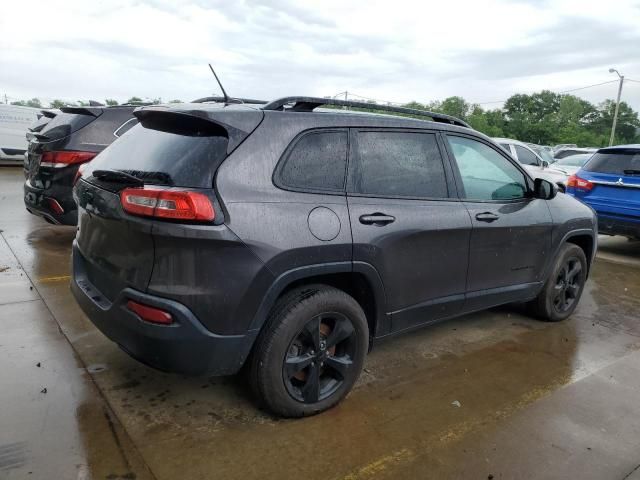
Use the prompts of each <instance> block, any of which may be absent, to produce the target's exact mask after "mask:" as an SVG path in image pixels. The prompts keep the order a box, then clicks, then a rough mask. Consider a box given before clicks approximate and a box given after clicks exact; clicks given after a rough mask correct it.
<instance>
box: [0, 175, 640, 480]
mask: <svg viewBox="0 0 640 480" xmlns="http://www.w3.org/2000/svg"><path fill="white" fill-rule="evenodd" d="M21 192H22V171H21V169H18V168H2V169H0V230H1V232H0V327H1V328H2V330H0V332H1V333H0V479H4V478H7V479H24V478H29V479H109V480H117V479H162V480H164V479H236V478H238V479H249V478H278V479H289V478H292V479H293V478H295V479H301V478H303V479H316V478H322V479H351V480H357V479H373V478H376V479H377V478H381V479H387V478H389V479H391V478H477V479H488V478H494V479H511V478H545V479H547V478H581V479H590V478H594V479H620V480H622V479H625V478H627V479H634V478H635V479H640V468H638V467H639V465H640V315H639V312H640V310H639V307H640V296H639V292H640V242H630V241H627V240H626V239H622V238H617V237H616V238H608V237H602V240H601V246H600V253H599V256H598V259H597V263H596V265H595V267H594V270H593V274H592V276H591V278H590V280H589V282H588V284H587V287H586V289H585V293H584V295H583V298H582V300H581V303H580V305H579V307H578V310H577V312H576V313H575V314H574V315H573V316H572V318H570V319H569V320H568V321H565V322H562V323H559V324H547V323H542V322H539V321H536V320H534V319H531V318H529V317H527V316H526V315H524V314H523V313H522V312H520V311H519V310H518V309H517V308H500V309H494V310H491V311H487V312H483V313H479V314H474V315H469V316H466V317H463V318H461V319H458V320H453V321H448V322H444V323H441V324H438V325H436V326H431V327H427V328H425V329H422V330H420V331H418V332H414V333H412V334H408V335H406V336H403V337H399V338H396V339H394V340H391V341H388V342H386V343H384V344H382V345H381V346H380V347H378V348H377V349H376V350H374V351H373V352H372V353H371V355H369V357H368V359H367V362H366V365H365V372H364V373H363V375H362V377H361V378H360V381H359V383H358V385H357V387H356V389H355V390H354V391H353V392H352V393H351V394H350V395H349V397H348V398H347V399H346V401H344V402H343V403H342V404H341V405H339V406H338V407H337V408H335V409H333V410H331V411H329V412H327V413H325V414H322V415H319V416H316V417H312V418H308V419H303V420H279V419H276V418H273V417H271V416H269V415H268V414H266V413H264V412H262V411H260V410H258V409H256V407H255V406H254V405H253V403H252V402H251V400H250V399H249V397H248V393H247V391H246V390H245V388H244V386H243V383H242V380H241V379H239V378H213V379H207V378H186V377H182V376H178V375H168V374H163V373H160V372H157V371H154V370H152V369H149V368H147V367H145V366H143V365H141V364H139V363H137V362H136V361H134V360H132V359H130V358H129V357H128V356H127V355H126V354H125V353H123V352H122V351H121V350H120V349H119V348H118V347H117V346H115V345H114V344H112V343H111V342H109V341H108V340H107V339H106V338H104V337H103V336H102V335H101V334H100V333H99V332H98V331H97V330H96V329H95V328H94V327H93V326H92V325H91V323H90V322H89V321H88V320H87V319H86V318H85V316H84V315H83V314H82V312H81V311H80V309H79V308H78V307H77V306H76V304H75V302H74V301H73V299H72V296H71V293H70V291H69V286H68V284H69V251H70V244H71V241H72V239H73V236H74V233H75V229H74V228H69V227H59V226H51V225H48V224H47V223H46V222H45V221H44V220H42V219H39V218H37V217H34V216H32V215H30V214H29V213H28V212H26V211H25V210H24V207H23V204H22V193H21Z"/></svg>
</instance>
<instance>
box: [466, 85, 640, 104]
mask: <svg viewBox="0 0 640 480" xmlns="http://www.w3.org/2000/svg"><path fill="white" fill-rule="evenodd" d="M632 81H634V82H635V81H637V80H632ZM609 83H618V80H609V81H607V82H602V83H594V84H593V85H587V86H585V87H578V88H572V89H570V90H564V91H562V92H555V93H557V94H558V95H564V94H565V93H571V92H577V91H579V90H585V89H587V88H592V87H599V86H600V85H607V84H609ZM504 102H506V100H494V101H491V102H479V103H476V105H489V104H491V103H504Z"/></svg>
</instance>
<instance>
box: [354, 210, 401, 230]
mask: <svg viewBox="0 0 640 480" xmlns="http://www.w3.org/2000/svg"><path fill="white" fill-rule="evenodd" d="M395 220H396V217H393V216H391V215H385V214H384V213H378V212H376V213H372V214H369V215H361V216H360V223H362V224H363V225H376V226H378V227H382V226H384V225H387V224H389V223H393V222H394V221H395Z"/></svg>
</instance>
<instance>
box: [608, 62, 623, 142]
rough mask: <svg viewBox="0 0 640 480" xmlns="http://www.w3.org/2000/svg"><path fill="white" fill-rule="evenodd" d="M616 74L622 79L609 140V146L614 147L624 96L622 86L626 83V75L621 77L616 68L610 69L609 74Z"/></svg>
mask: <svg viewBox="0 0 640 480" xmlns="http://www.w3.org/2000/svg"><path fill="white" fill-rule="evenodd" d="M613 72H616V73H617V74H618V77H620V83H619V84H618V98H617V100H616V109H615V112H614V114H613V125H612V126H611V137H610V138H609V146H611V145H613V139H614V137H615V136H616V124H617V123H618V110H620V97H621V96H622V84H623V83H624V75H620V72H619V71H618V70H616V69H615V68H610V69H609V73H613Z"/></svg>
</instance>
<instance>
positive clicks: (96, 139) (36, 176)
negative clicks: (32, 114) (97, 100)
mask: <svg viewBox="0 0 640 480" xmlns="http://www.w3.org/2000/svg"><path fill="white" fill-rule="evenodd" d="M136 108H137V106H136V105H124V106H117V107H105V106H89V107H64V108H62V109H61V110H62V111H61V112H60V113H57V114H55V113H47V114H45V117H44V118H43V119H41V120H40V121H39V122H38V123H37V124H36V125H34V126H33V127H32V128H31V129H30V132H29V133H28V134H27V138H28V140H29V146H28V150H27V154H26V156H25V161H24V173H25V177H26V181H25V184H24V204H25V207H26V208H27V210H28V211H29V212H30V213H33V214H34V215H38V216H41V217H43V218H44V219H45V220H47V221H48V222H49V223H56V224H63V225H75V224H76V222H77V218H78V210H77V207H76V204H75V202H74V201H73V195H72V188H73V184H74V183H75V181H76V180H77V178H78V175H79V173H78V171H79V169H80V166H81V165H82V164H84V163H86V162H88V161H90V160H91V159H93V158H94V157H95V156H96V155H97V154H98V153H100V152H101V151H102V150H104V149H105V147H106V146H107V145H109V144H110V143H112V142H113V141H114V140H116V139H117V138H118V137H119V136H120V135H122V134H123V133H124V132H125V131H127V130H128V129H129V128H131V127H132V126H133V125H135V124H136V123H137V122H138V120H137V119H136V118H135V117H134V116H133V111H134V110H135V109H136ZM43 113H44V112H43Z"/></svg>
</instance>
